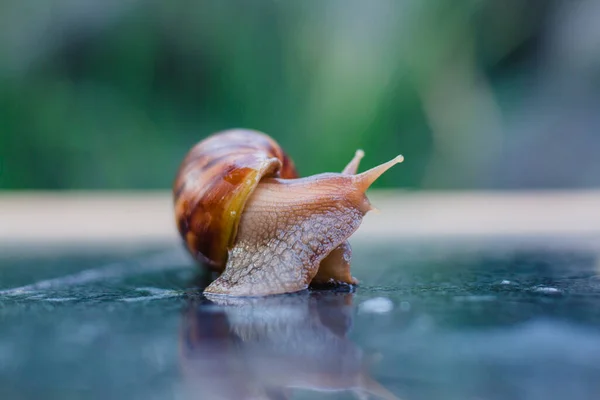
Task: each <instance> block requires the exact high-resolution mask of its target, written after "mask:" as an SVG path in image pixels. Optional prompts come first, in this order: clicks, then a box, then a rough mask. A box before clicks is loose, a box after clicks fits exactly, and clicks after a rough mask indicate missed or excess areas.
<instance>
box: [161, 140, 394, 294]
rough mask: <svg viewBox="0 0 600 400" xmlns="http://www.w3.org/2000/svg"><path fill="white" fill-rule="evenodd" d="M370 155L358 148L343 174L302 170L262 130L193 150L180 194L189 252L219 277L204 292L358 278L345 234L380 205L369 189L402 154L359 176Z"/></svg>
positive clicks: (256, 290) (257, 290)
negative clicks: (307, 173)
mask: <svg viewBox="0 0 600 400" xmlns="http://www.w3.org/2000/svg"><path fill="white" fill-rule="evenodd" d="M362 157H363V153H362V151H360V150H359V151H357V152H356V155H355V156H354V158H353V159H352V160H351V161H350V163H349V164H348V165H347V166H346V168H344V170H343V171H342V172H341V173H322V174H317V175H313V176H309V177H299V176H298V173H297V170H296V167H295V165H294V163H293V161H292V160H291V159H290V158H289V157H288V156H287V155H286V154H285V152H284V151H283V150H282V149H281V147H280V146H279V145H278V144H277V143H276V142H275V141H274V140H273V139H272V138H270V137H269V136H267V135H266V134H264V133H261V132H257V131H253V130H244V129H234V130H228V131H223V132H218V133H216V134H213V135H212V136H209V137H208V138H206V139H204V140H202V141H201V142H199V143H198V144H196V145H195V146H194V147H192V149H191V150H190V151H189V152H188V154H187V155H186V156H185V158H184V160H183V162H182V164H181V166H180V168H179V171H178V173H177V177H176V179H175V183H174V186H173V197H174V207H175V215H176V221H177V227H178V231H179V233H180V235H181V237H182V238H183V239H184V241H185V243H186V247H187V249H188V251H189V252H190V253H191V254H192V256H193V257H194V258H195V259H196V260H198V261H199V262H201V263H203V264H204V265H206V266H208V268H210V269H211V270H213V271H214V272H216V273H217V274H219V276H218V278H217V279H215V280H214V281H213V282H212V283H211V284H210V285H209V286H208V287H207V288H206V289H205V293H209V294H222V295H232V296H265V295H272V294H280V293H290V292H296V291H300V290H304V289H306V288H307V287H308V285H309V284H311V283H330V282H334V283H346V284H355V283H357V281H356V279H354V278H353V277H352V275H351V273H350V258H351V247H350V245H349V243H348V241H347V239H348V237H350V236H351V235H352V234H353V233H354V232H355V231H356V229H358V227H359V226H360V223H361V222H362V218H363V216H364V215H365V214H366V213H367V212H368V211H370V210H372V209H373V207H372V206H371V204H370V203H369V200H368V199H367V197H366V195H365V191H366V190H367V189H368V188H369V186H370V185H371V184H372V183H373V182H374V181H375V180H376V179H377V178H378V177H379V176H380V175H381V174H383V173H384V172H385V171H386V170H388V169H389V168H391V167H392V166H393V165H395V164H397V163H399V162H401V161H402V156H398V157H396V158H395V159H393V160H391V161H388V162H387V163H384V164H381V165H379V166H377V167H375V168H372V169H370V170H368V171H366V172H363V173H361V174H356V172H357V169H358V165H359V163H360V160H361V158H362Z"/></svg>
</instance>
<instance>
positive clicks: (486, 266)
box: [0, 242, 600, 399]
mask: <svg viewBox="0 0 600 400" xmlns="http://www.w3.org/2000/svg"><path fill="white" fill-rule="evenodd" d="M552 248H554V250H553V249H552ZM353 262H354V266H353V268H354V271H355V276H356V277H357V278H358V279H359V280H361V282H362V284H361V286H359V287H358V288H356V289H355V290H354V292H352V291H344V290H338V291H325V290H320V291H312V292H307V293H300V294H296V295H293V296H277V297H271V298H266V299H254V300H249V299H246V300H236V301H230V300H224V299H210V300H209V299H205V298H203V296H201V294H200V291H199V290H198V285H199V279H198V277H197V275H196V273H195V270H194V269H193V268H192V267H191V263H190V261H189V259H188V258H187V256H186V255H185V254H184V253H183V252H182V251H181V250H180V249H178V248H177V249H151V250H144V251H138V250H131V251H124V250H123V249H115V251H114V253H112V252H106V251H103V252H102V253H100V252H89V253H84V252H79V253H75V252H65V254H58V255H56V254H55V255H53V256H44V255H42V254H36V252H34V251H31V250H24V251H23V252H22V253H15V252H13V253H12V255H11V256H7V255H4V256H2V257H0V265H1V266H0V398H3V399H30V398H31V399H34V398H36V399H37V398H44V399H79V398H86V399H106V398H111V399H120V398H123V399H142V398H143V399H188V398H197V399H212V398H215V399H221V398H235V399H241V398H244V397H243V396H244V395H250V394H254V395H256V396H263V397H255V398H270V399H280V398H286V397H285V396H288V395H289V396H291V397H289V398H294V399H321V398H322V399H345V398H348V399H351V398H357V397H353V396H354V394H353V393H352V390H355V391H357V390H358V391H360V390H362V389H364V388H365V387H368V388H370V389H371V390H375V392H379V393H382V391H383V390H389V391H390V392H392V393H393V394H395V395H396V396H398V397H400V398H402V399H438V398H444V399H564V398H569V399H595V398H597V394H598V393H599V392H600V362H599V361H598V360H600V311H599V310H600V307H599V306H600V276H598V275H597V274H598V268H599V255H598V252H593V251H590V250H584V249H582V248H579V249H575V248H571V249H569V248H568V247H566V246H562V247H561V249H560V250H558V247H556V246H554V245H549V244H548V245H540V244H539V243H538V244H536V245H534V244H527V243H519V244H515V243H512V244H511V243H505V244H497V243H496V244H491V243H457V244H455V245H440V244H438V243H434V242H422V243H389V244H385V245H381V246H380V247H375V248H374V247H366V246H364V245H363V246H361V245H359V244H357V245H355V246H354V261H353ZM366 382H370V383H366ZM374 382H377V383H374ZM373 388H377V389H373ZM324 389H328V390H329V391H323V390H324ZM331 390H335V391H331ZM269 396H270V397H269ZM371 398H377V397H371Z"/></svg>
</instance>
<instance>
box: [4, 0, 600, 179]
mask: <svg viewBox="0 0 600 400" xmlns="http://www.w3.org/2000/svg"><path fill="white" fill-rule="evenodd" d="M599 18H600V2H598V1H593V0H565V1H551V0H537V1H526V0H497V1H491V0H461V1H448V0H427V1H423V0H373V1H366V0H364V1H358V0H298V1H283V0H279V1H277V0H261V1H258V0H187V1H152V0H104V1H97V0H53V1H40V0H18V1H17V0H14V1H3V2H0V187H1V188H2V189H161V188H169V187H170V185H171V183H172V181H173V178H174V175H175V172H176V169H177V167H178V165H179V163H180V162H181V160H182V158H183V156H184V154H185V153H186V152H187V150H188V149H189V148H190V147H191V146H192V145H193V144H194V143H196V142H197V141H199V140H201V139H202V138H204V137H206V136H207V135H209V134H211V133H213V132H215V131H219V130H223V129H229V128H233V127H245V128H252V129H257V130H261V131H263V132H266V133H268V134H270V135H272V136H273V137H274V138H275V139H276V140H277V141H279V142H280V144H281V145H282V146H283V147H284V148H285V149H286V150H287V152H288V153H289V154H290V156H291V157H292V158H293V159H294V160H295V162H296V164H297V166H298V168H299V170H300V172H301V174H303V175H308V174H314V173H319V172H325V171H339V170H341V169H342V168H343V166H344V165H345V164H346V163H347V162H348V161H349V160H350V158H351V157H352V155H353V154H354V151H355V150H356V149H357V148H362V149H364V150H365V152H366V157H365V159H364V161H363V165H362V168H361V169H366V168H368V167H371V166H373V165H376V164H378V163H380V162H383V161H387V160H388V159H390V158H392V157H394V156H395V155H396V154H399V153H401V154H403V155H404V156H405V158H406V160H405V162H404V164H401V165H400V166H398V167H395V168H394V169H392V170H390V171H389V172H388V173H387V174H385V175H384V176H383V177H382V178H381V179H380V180H379V181H378V182H377V183H376V185H375V186H377V187H388V188H390V187H397V188H409V189H520V188H586V187H600V112H599V111H600V90H599V89H600V24H598V20H599Z"/></svg>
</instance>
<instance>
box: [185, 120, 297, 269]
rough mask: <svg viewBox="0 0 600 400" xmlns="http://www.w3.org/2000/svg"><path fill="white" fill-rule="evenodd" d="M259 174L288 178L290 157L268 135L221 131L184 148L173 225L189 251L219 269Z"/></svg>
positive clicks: (291, 166)
mask: <svg viewBox="0 0 600 400" xmlns="http://www.w3.org/2000/svg"><path fill="white" fill-rule="evenodd" d="M264 177H275V178H285V179H293V178H297V177H298V174H297V172H296V168H295V166H294V163H293V162H292V160H291V159H290V158H289V157H288V156H287V155H286V154H285V153H284V151H283V150H282V149H281V147H280V146H279V145H278V144H277V143H276V142H275V141H274V140H273V139H272V138H270V137H269V136H267V135H265V134H263V133H261V132H257V131H253V130H246V129H233V130H228V131H222V132H219V133H216V134H213V135H211V136H209V137H208V138H206V139H204V140H202V141H201V142H199V143H198V144H196V145H195V146H194V147H192V149H191V150H190V151H189V152H188V153H187V155H186V156H185V158H184V160H183V162H182V163H181V166H180V167H179V170H178V172H177V177H176V179H175V182H174V184H173V199H174V207H175V215H176V222H177V228H178V231H179V233H180V235H181V237H182V238H183V239H184V241H185V243H186V246H187V248H188V250H189V251H190V253H191V254H192V255H193V256H194V257H195V258H196V259H197V260H198V261H201V262H203V263H205V264H207V266H209V267H210V268H211V269H213V270H215V271H217V272H221V271H222V270H223V269H224V268H225V264H226V261H227V251H228V249H229V248H230V247H231V246H232V244H233V243H234V241H235V235H236V232H237V227H238V224H239V220H240V216H241V213H242V211H243V209H244V205H245V204H246V201H247V200H248V198H249V197H250V195H251V194H252V192H253V191H254V189H255V188H256V186H257V185H258V183H259V182H260V180H261V179H263V178H264Z"/></svg>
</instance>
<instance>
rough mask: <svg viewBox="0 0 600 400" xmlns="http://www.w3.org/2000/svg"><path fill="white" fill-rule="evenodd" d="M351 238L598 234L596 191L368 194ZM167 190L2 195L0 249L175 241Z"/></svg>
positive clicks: (599, 213)
mask: <svg viewBox="0 0 600 400" xmlns="http://www.w3.org/2000/svg"><path fill="white" fill-rule="evenodd" d="M369 198H370V199H371V202H372V203H373V205H374V206H375V207H377V208H378V209H379V210H380V212H379V213H369V214H368V215H367V216H366V218H365V220H364V222H363V224H362V226H361V227H360V228H359V230H358V231H357V232H356V234H355V235H354V236H353V239H354V240H368V239H376V240H379V239H381V238H384V237H385V238H393V237H399V238H420V237H429V236H441V237H461V236H475V237H480V236H498V235H501V236H506V235H508V236H510V235H544V236H548V235H559V236H560V235H582V236H599V235H600V191H578V192H577V191H576V192H573V191H565V192H560V191H546V192H544V191H541V192H403V191H376V190H372V191H370V192H369ZM177 241H178V236H177V232H176V230H175V222H174V216H173V208H172V204H171V197H170V193H169V192H160V191H159V192H5V193H1V192H0V245H4V246H6V245H13V244H48V245H52V244H65V245H77V244H79V243H95V244H111V243H115V244H117V243H140V244H144V243H165V244H168V243H171V242H173V243H174V242H177Z"/></svg>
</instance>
